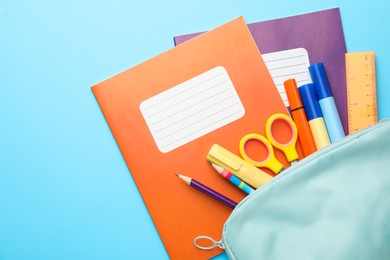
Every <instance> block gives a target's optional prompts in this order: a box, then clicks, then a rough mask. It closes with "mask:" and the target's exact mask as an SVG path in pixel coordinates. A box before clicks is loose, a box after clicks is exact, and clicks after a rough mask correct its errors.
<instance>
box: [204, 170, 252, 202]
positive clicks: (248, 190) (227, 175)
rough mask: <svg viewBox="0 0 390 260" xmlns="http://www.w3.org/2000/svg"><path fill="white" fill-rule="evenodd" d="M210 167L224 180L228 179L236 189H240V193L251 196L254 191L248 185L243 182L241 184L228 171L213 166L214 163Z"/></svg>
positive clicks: (239, 180) (240, 181)
mask: <svg viewBox="0 0 390 260" xmlns="http://www.w3.org/2000/svg"><path fill="white" fill-rule="evenodd" d="M211 166H213V168H214V169H215V170H216V171H217V172H218V173H219V174H220V175H222V176H223V177H224V178H225V179H228V180H229V181H230V182H231V183H233V184H234V185H235V186H237V187H238V188H240V189H241V190H242V191H244V192H245V193H247V194H251V193H252V192H253V191H254V189H253V188H252V187H250V186H249V185H248V184H246V183H245V182H243V181H242V180H241V179H239V178H238V177H236V176H235V175H233V174H232V173H231V172H229V171H228V170H226V169H224V168H222V167H220V166H218V165H216V164H214V163H211Z"/></svg>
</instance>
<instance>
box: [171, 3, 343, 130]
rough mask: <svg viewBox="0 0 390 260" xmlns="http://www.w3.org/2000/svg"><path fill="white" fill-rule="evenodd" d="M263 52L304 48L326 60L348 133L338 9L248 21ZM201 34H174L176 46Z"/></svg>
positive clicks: (314, 58)
mask: <svg viewBox="0 0 390 260" xmlns="http://www.w3.org/2000/svg"><path fill="white" fill-rule="evenodd" d="M248 27H249V30H250V31H251V33H252V36H253V38H254V39H255V41H256V44H257V46H258V47H259V50H260V52H261V53H269V52H275V51H282V50H287V49H294V48H301V47H302V48H305V49H306V50H307V52H308V53H309V58H310V63H311V64H314V63H318V62H323V63H324V65H325V69H326V72H327V75H328V80H329V84H330V87H331V89H332V92H333V96H334V99H335V103H336V106H337V109H338V112H339V114H340V119H341V121H342V124H343V128H344V131H345V133H348V112H347V91H346V80H345V59H344V55H345V53H346V52H347V49H346V45H345V39H344V32H343V27H342V23H341V16H340V10H339V8H333V9H329V10H324V11H319V12H313V13H308V14H302V15H297V16H291V17H286V18H280V19H275V20H269V21H263V22H256V23H250V24H248ZM199 34H201V33H192V34H186V35H180V36H176V37H174V42H175V44H176V45H178V44H181V43H183V42H185V41H187V40H189V39H191V38H193V37H195V36H197V35H199Z"/></svg>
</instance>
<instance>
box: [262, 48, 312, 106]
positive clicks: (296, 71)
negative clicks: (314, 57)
mask: <svg viewBox="0 0 390 260" xmlns="http://www.w3.org/2000/svg"><path fill="white" fill-rule="evenodd" d="M262 57H263V60H264V62H265V65H266V66H267V69H268V71H269V73H270V74H271V77H272V79H273V81H274V83H275V85H276V88H277V89H278V92H279V94H280V96H281V97H282V100H283V102H284V105H285V106H286V107H289V106H290V104H289V103H288V99H287V94H286V90H285V89H284V84H283V83H284V82H285V81H286V80H288V79H295V81H296V82H297V86H298V88H299V87H300V86H302V85H305V84H308V83H312V81H311V76H310V72H309V69H308V68H309V66H310V61H309V54H308V53H307V50H306V49H304V48H297V49H290V50H283V51H278V52H271V53H266V54H263V55H262Z"/></svg>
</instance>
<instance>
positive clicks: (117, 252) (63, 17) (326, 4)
mask: <svg viewBox="0 0 390 260" xmlns="http://www.w3.org/2000/svg"><path fill="white" fill-rule="evenodd" d="M371 3H373V4H371ZM333 7H340V10H341V16H342V22H343V27H344V33H345V39H346V43H347V48H348V51H350V52H356V51H369V50H373V51H375V52H376V61H377V94H378V102H379V104H378V105H379V117H380V118H381V119H382V118H385V117H389V116H390V87H389V86H390V85H389V84H390V73H389V72H388V71H389V69H390V51H389V48H390V29H389V26H390V23H389V21H390V20H389V19H390V18H389V15H388V10H389V7H390V4H389V2H388V1H387V0H381V1H371V2H370V1H362V0H342V1H341V0H340V1H336V0H334V1H320V0H314V1H313V0H310V1H309V0H296V1H291V0H274V1H265V0H256V1H255V0H248V1H238V0H236V1H232V0H224V1H209V0H199V1H174V0H171V1H164V0H159V1H157V0H156V1H151V0H142V1H125V0H122V1H102V0H93V1H92V0H86V1H76V0H61V1H43V0H34V1H32V0H26V1H20V0H19V1H16V0H0V259H1V260H9V259H12V260H13V259H168V258H169V257H168V255H167V254H166V252H165V249H164V246H163V244H162V243H161V241H160V238H159V236H158V234H157V232H156V230H155V228H154V226H153V223H152V220H151V218H150V216H149V215H148V213H147V210H146V208H145V206H144V204H143V202H142V199H141V197H140V195H139V193H138V190H137V188H136V186H135V184H134V182H133V179H132V177H131V175H130V174H129V171H128V169H127V167H126V165H125V162H124V160H123V158H122V156H121V154H120V152H119V149H118V148H117V145H116V143H115V140H114V139H113V137H112V135H111V132H110V131H109V128H108V126H107V124H106V122H105V120H104V118H103V115H102V113H101V111H100V109H99V107H98V104H97V102H96V100H95V98H94V96H93V94H92V92H91V90H90V87H91V86H92V85H93V84H96V83H98V82H100V81H102V80H104V79H106V78H108V77H110V76H113V75H114V74H117V73H119V72H121V71H123V70H125V69H127V68H129V67H132V66H134V65H136V64H137V63H140V62H142V61H144V60H146V59H149V58H151V57H153V56H155V55H157V54H159V53H161V52H163V51H165V50H168V49H169V48H172V47H173V40H172V37H173V36H174V35H180V34H185V33H191V32H197V31H204V30H210V29H212V28H214V27H216V26H219V25H221V24H223V23H225V22H227V21H229V20H231V19H233V18H236V17H237V16H241V15H242V16H244V18H245V20H246V21H247V22H248V23H251V22H257V21H262V20H267V19H273V18H280V17H284V16H291V15H296V14H302V13H307V12H312V11H319V10H322V9H328V8H333ZM178 210H180V209H178Z"/></svg>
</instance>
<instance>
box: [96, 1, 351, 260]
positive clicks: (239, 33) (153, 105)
mask: <svg viewBox="0 0 390 260" xmlns="http://www.w3.org/2000/svg"><path fill="white" fill-rule="evenodd" d="M174 39H175V44H177V46H176V47H174V48H172V49H170V50H168V51H166V52H164V53H162V54H160V55H158V56H156V57H153V58H151V59H150V60H147V61H145V62H143V63H141V64H139V65H137V66H134V67H132V68H130V69H128V70H126V71H124V72H122V73H120V74H118V75H115V76H113V77H111V78H109V79H107V80H105V81H103V82H101V83H98V84H96V85H95V86H93V87H92V91H93V93H94V95H95V97H96V99H97V101H98V103H99V105H100V108H101V110H102V112H103V114H104V117H105V119H106V121H107V123H108V125H109V127H110V129H111V131H112V134H113V136H114V138H115V140H116V141H117V144H118V146H119V149H120V150H121V152H122V155H123V157H124V158H125V161H126V163H127V166H128V168H129V170H130V172H131V174H132V176H133V178H134V180H135V182H136V184H137V187H138V189H139V191H140V193H141V196H142V198H143V200H144V202H145V204H146V207H147V208H148V211H149V213H150V215H151V217H152V219H153V222H154V224H155V226H156V228H157V230H158V232H159V234H160V236H161V239H162V241H163V243H164V245H165V248H166V250H167V252H168V254H169V256H170V257H171V258H172V259H205V258H209V257H212V256H213V255H216V254H218V253H219V252H220V251H218V250H212V251H201V250H199V249H197V248H196V247H195V246H194V245H193V240H194V238H195V237H197V236H199V235H203V234H207V235H209V236H211V237H214V238H218V237H221V232H222V227H223V224H224V222H225V221H226V219H227V218H228V216H229V214H230V213H231V209H230V208H228V207H226V206H225V205H223V204H220V203H218V202H216V201H214V200H212V199H210V198H209V197H207V196H205V195H204V194H201V193H199V192H198V191H197V190H195V189H190V188H188V187H187V186H186V185H183V183H182V182H181V181H180V180H179V179H178V178H177V177H176V176H175V173H179V174H183V175H187V176H191V177H193V178H195V179H197V180H199V181H200V182H202V183H205V184H207V185H208V186H209V187H211V188H212V189H214V190H217V191H219V192H221V193H223V194H224V195H226V196H227V197H229V198H231V199H232V200H234V201H237V202H239V201H241V200H242V199H243V198H244V197H245V194H244V193H243V192H242V191H241V190H239V189H236V188H235V187H234V186H232V185H231V184H230V183H229V182H227V181H224V180H223V179H222V178H221V176H219V175H218V174H217V173H216V172H215V170H214V169H213V168H212V167H210V165H209V164H208V163H207V161H206V156H207V153H208V151H209V150H210V148H211V147H212V145H213V144H215V143H217V144H220V145H221V146H223V147H225V148H226V149H228V150H229V151H231V152H233V153H235V154H237V155H239V153H238V143H239V141H240V139H241V137H242V136H244V135H245V134H247V133H252V132H256V133H260V134H263V132H264V127H262V126H264V125H265V123H266V120H267V118H268V117H270V116H271V115H272V114H275V113H284V114H288V109H287V107H288V103H286V102H283V101H284V97H283V95H284V94H283V91H282V90H281V89H279V88H278V85H280V84H283V83H280V82H283V80H284V79H285V78H286V79H287V78H291V77H296V78H298V81H300V82H301V84H304V83H305V82H307V81H310V79H309V78H307V75H308V71H307V66H306V65H307V63H308V62H309V61H310V63H317V62H323V63H324V64H326V66H327V72H328V77H329V81H330V85H331V86H332V87H333V89H332V91H333V94H334V96H335V100H336V105H337V108H338V110H339V113H340V117H341V120H342V123H343V126H344V128H345V131H346V132H347V129H346V127H347V111H346V93H345V74H344V69H345V63H344V55H345V53H346V47H345V41H344V36H343V30H342V25H341V19H340V12H339V10H338V9H330V10H325V11H321V12H315V13H310V14H304V15H299V16H293V17H287V18H282V19H277V20H272V21H266V22H259V23H253V24H249V25H247V24H246V23H245V21H244V19H243V18H242V17H239V18H237V19H234V20H233V21H230V22H228V23H226V24H224V25H222V26H220V27H218V28H215V29H212V30H210V31H208V32H205V33H196V34H189V35H183V36H176V37H175V38H174ZM280 59H288V60H290V61H291V62H292V63H293V65H291V66H290V65H289V66H287V67H290V68H286V66H284V67H283V65H280V64H284V63H283V62H282V63H280V62H279V65H277V66H276V67H275V66H274V67H272V66H273V63H277V61H278V60H279V61H280ZM270 68H272V69H270ZM302 68H303V69H302ZM278 80H279V82H278ZM298 84H299V83H298ZM298 152H299V154H300V158H302V157H303V155H302V149H301V147H300V146H299V144H298ZM276 156H278V154H276ZM283 158H284V157H283V156H280V159H281V161H282V162H283V163H284V164H286V165H288V163H287V161H285V159H284V161H283Z"/></svg>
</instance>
